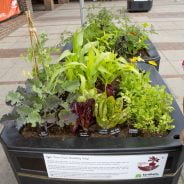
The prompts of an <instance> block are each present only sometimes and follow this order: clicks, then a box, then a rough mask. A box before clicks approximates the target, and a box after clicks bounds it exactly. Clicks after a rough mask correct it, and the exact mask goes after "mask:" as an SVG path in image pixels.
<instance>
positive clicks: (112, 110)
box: [95, 93, 128, 129]
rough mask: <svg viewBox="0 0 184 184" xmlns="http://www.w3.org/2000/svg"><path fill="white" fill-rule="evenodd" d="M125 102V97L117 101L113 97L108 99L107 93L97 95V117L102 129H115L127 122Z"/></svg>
mask: <svg viewBox="0 0 184 184" xmlns="http://www.w3.org/2000/svg"><path fill="white" fill-rule="evenodd" d="M123 101H124V99H123V97H119V98H116V99H115V98H114V97H113V96H110V97H107V96H106V94H105V93H102V94H99V95H97V97H96V103H95V117H96V120H97V123H98V125H99V126H100V127H102V128H105V129H109V128H114V127H115V126H116V125H118V124H122V123H124V122H125V121H126V120H127V118H128V114H127V112H126V108H125V107H124V102H123Z"/></svg>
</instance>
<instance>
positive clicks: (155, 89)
mask: <svg viewBox="0 0 184 184" xmlns="http://www.w3.org/2000/svg"><path fill="white" fill-rule="evenodd" d="M149 80H150V79H149V75H148V74H144V73H143V74H142V76H141V77H137V76H136V75H134V74H133V73H132V74H128V75H127V74H126V73H125V74H124V75H123V76H122V81H121V83H120V88H121V89H122V92H123V94H124V95H125V96H127V97H128V98H129V105H128V107H127V108H128V109H129V112H130V119H129V122H131V123H132V125H133V126H134V127H135V128H137V129H139V130H142V131H143V132H146V133H147V132H149V133H152V134H154V133H164V132H166V131H168V130H171V129H173V128H174V125H173V124H172V122H173V120H172V118H171V116H170V112H172V110H173V108H172V101H173V98H172V96H171V95H170V94H168V93H166V91H165V87H164V86H162V87H160V86H152V85H151V84H150V83H149Z"/></svg>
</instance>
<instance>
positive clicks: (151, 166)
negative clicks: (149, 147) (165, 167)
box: [138, 156, 160, 171]
mask: <svg viewBox="0 0 184 184" xmlns="http://www.w3.org/2000/svg"><path fill="white" fill-rule="evenodd" d="M159 160H160V159H158V158H157V157H155V156H152V157H150V158H149V159H148V162H139V163H138V168H139V169H140V170H141V171H153V170H155V169H156V168H158V167H159V165H158V163H159Z"/></svg>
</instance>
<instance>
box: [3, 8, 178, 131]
mask: <svg viewBox="0 0 184 184" xmlns="http://www.w3.org/2000/svg"><path fill="white" fill-rule="evenodd" d="M103 13H104V14H105V15H104V14H103ZM89 20H90V24H89V25H87V27H84V29H80V30H78V31H76V32H75V33H74V34H73V35H72V38H71V40H72V46H73V50H72V51H69V50H66V51H64V52H63V53H62V54H61V55H60V56H59V57H58V59H57V60H56V61H53V60H52V57H51V53H52V52H51V51H52V50H51V49H49V48H46V47H45V43H46V36H44V35H42V36H41V37H40V40H38V43H39V44H38V45H37V46H36V47H34V48H31V49H30V50H29V52H28V59H29V60H30V61H32V59H33V57H34V58H36V64H37V65H36V66H35V65H34V64H35V63H33V70H32V74H31V75H30V76H31V78H30V79H28V80H27V81H26V85H25V88H22V87H19V88H18V89H17V90H16V91H15V92H10V93H9V95H8V96H7V98H6V100H7V103H8V104H10V105H13V106H14V107H15V108H14V111H13V115H10V116H9V119H11V118H12V119H15V120H16V123H17V128H18V129H20V128H23V127H24V126H27V125H28V124H29V126H30V127H37V129H39V130H40V129H41V130H44V131H46V132H48V130H49V128H50V127H52V126H54V125H55V127H60V129H62V130H65V128H66V129H71V130H72V132H73V133H76V132H77V131H78V130H83V131H88V130H89V128H90V127H91V126H92V125H93V124H95V123H97V124H98V127H101V128H104V129H110V128H114V127H116V126H117V125H120V124H124V125H125V126H129V127H134V128H137V129H139V130H140V131H142V132H143V133H144V134H147V133H150V134H164V133H165V132H167V131H169V130H171V129H172V128H173V127H174V126H173V124H172V121H173V120H172V118H171V116H170V112H171V111H172V110H173V108H172V97H171V95H170V94H168V93H167V92H166V91H165V88H164V87H159V86H152V85H151V82H150V78H149V74H148V73H145V72H143V71H140V70H139V69H138V68H137V67H136V65H135V64H132V63H129V62H127V61H126V59H125V58H124V57H119V56H118V55H117V54H116V53H114V52H112V51H113V46H114V44H115V40H116V39H115V38H117V37H118V36H119V33H121V34H122V33H123V28H121V29H120V28H117V27H116V26H115V24H114V23H112V16H111V14H109V15H108V12H106V10H103V11H101V12H100V13H99V14H98V16H97V17H92V18H91V19H89ZM107 23H109V24H107ZM111 23H112V24H111ZM88 26H89V27H88ZM90 26H92V27H95V26H98V29H99V30H98V31H100V29H101V28H103V27H105V31H104V30H103V32H102V34H101V35H100V37H98V38H95V39H94V40H93V39H92V37H91V38H90V39H91V41H92V42H89V41H90V40H87V37H86V29H89V30H91V28H90ZM127 26H128V28H126V29H125V30H126V31H127V32H126V33H127V34H128V33H131V32H130V30H131V31H137V28H136V27H134V26H130V25H127ZM144 26H145V25H144ZM106 27H107V28H106ZM145 27H146V26H145ZM110 28H112V32H110ZM134 29H135V30H134ZM92 30H93V29H92ZM138 31H140V29H138ZM143 32H144V31H143ZM116 33H117V34H116ZM140 34H141V31H140ZM131 36H132V34H130V38H131V39H130V40H134V41H135V39H134V38H132V37H131ZM145 38H146V36H145V35H143V37H142V38H141V39H142V41H143V40H144V39H145ZM128 39H129V38H128ZM111 40H112V42H110V41H111ZM134 41H132V43H131V44H133V43H134ZM141 44H142V46H141V47H143V42H142V43H141ZM141 44H140V45H141ZM135 45H136V44H135ZM140 45H139V46H140ZM135 47H136V49H137V50H139V49H140V48H139V49H138V46H135ZM35 49H37V50H35ZM136 49H135V48H131V47H130V50H128V52H127V53H125V54H124V56H125V57H129V53H131V54H135V53H133V52H134V51H135V50H136ZM33 50H34V52H33ZM33 53H34V56H33V55H32V54H33ZM137 58H138V57H137Z"/></svg>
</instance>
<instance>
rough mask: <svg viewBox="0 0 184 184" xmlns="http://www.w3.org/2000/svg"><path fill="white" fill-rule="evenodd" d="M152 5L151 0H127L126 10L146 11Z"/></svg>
mask: <svg viewBox="0 0 184 184" xmlns="http://www.w3.org/2000/svg"><path fill="white" fill-rule="evenodd" d="M152 5H153V0H127V10H128V12H148V11H150V10H151V8H152Z"/></svg>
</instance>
